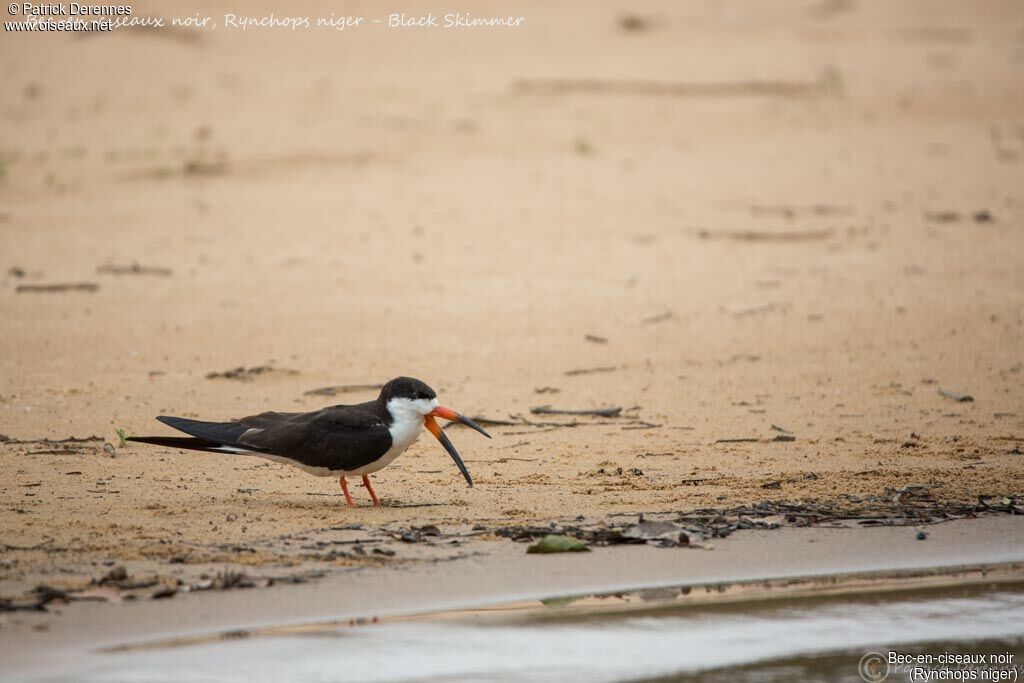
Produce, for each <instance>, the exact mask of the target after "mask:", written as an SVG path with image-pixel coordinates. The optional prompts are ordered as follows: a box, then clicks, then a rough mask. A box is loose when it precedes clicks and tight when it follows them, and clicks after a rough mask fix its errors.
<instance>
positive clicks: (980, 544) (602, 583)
mask: <svg viewBox="0 0 1024 683" xmlns="http://www.w3.org/2000/svg"><path fill="white" fill-rule="evenodd" d="M1022 533H1024V521H1022V520H1021V518H1019V517H989V518H986V519H978V520H964V521H959V522H949V523H946V524H941V525H937V526H934V527H931V529H930V533H929V538H928V539H927V540H924V541H918V540H916V532H915V530H913V529H908V528H872V529H865V528H860V529H821V528H818V529H781V530H777V531H772V532H754V531H750V532H739V533H737V534H736V535H734V536H732V537H730V538H728V539H725V540H722V541H720V542H718V543H716V544H715V546H714V549H713V550H712V549H668V548H667V549H655V548H650V547H618V548H599V549H596V550H595V551H593V552H591V553H577V554H569V555H565V554H562V555H548V556H538V555H527V554H526V553H525V552H524V550H525V546H524V544H517V543H511V542H507V541H506V542H501V543H493V542H492V543H491V544H490V545H492V546H494V547H492V548H490V549H488V551H487V552H482V553H479V554H473V555H471V556H469V557H467V558H464V559H461V560H457V561H451V562H443V563H425V564H421V565H417V566H416V567H412V568H410V567H399V566H391V567H387V568H382V569H359V570H352V571H349V572H345V573H342V574H335V575H332V576H329V577H326V578H324V579H322V580H320V581H317V582H314V583H310V584H306V585H297V586H280V587H275V588H274V589H272V590H266V591H260V590H256V589H250V590H234V591H220V592H212V593H201V594H190V595H184V596H179V597H178V598H176V599H174V600H146V601H140V602H122V603H116V604H115V603H94V602H81V603H74V604H71V605H68V606H66V607H59V608H58V609H57V613H52V614H45V613H39V614H31V613H18V614H17V615H12V616H8V617H5V622H4V631H5V635H4V637H3V638H0V655H2V656H3V660H4V662H5V669H6V670H7V671H8V672H10V673H15V672H20V673H22V674H27V673H30V672H36V673H38V672H40V671H46V670H51V671H57V670H62V669H64V668H65V666H66V665H67V664H68V663H70V662H74V661H75V660H76V658H80V657H83V656H87V655H88V653H89V652H92V651H98V650H104V649H109V648H123V647H124V646H131V647H135V646H143V645H147V644H155V643H161V642H166V643H169V644H170V643H174V642H179V643H180V642H188V641H189V640H194V639H196V638H197V637H207V636H208V637H211V638H212V639H213V640H214V641H215V640H216V639H217V636H220V635H223V634H225V633H229V634H230V633H236V634H237V633H239V632H245V631H254V630H259V629H270V632H271V633H273V632H281V633H287V632H288V631H287V630H284V631H281V630H280V629H281V627H287V626H299V625H303V624H314V625H315V624H317V623H318V622H330V623H334V622H342V623H344V622H346V621H349V620H356V621H360V622H362V621H369V620H373V619H377V618H381V619H384V618H389V617H405V616H411V615H418V614H420V615H422V614H427V615H433V617H435V618H436V617H437V616H438V614H437V613H438V612H447V611H451V610H459V611H465V610H484V612H487V611H488V610H491V611H493V610H495V609H496V610H497V612H498V613H501V614H503V615H506V616H507V615H510V614H515V613H516V612H517V611H518V610H526V609H529V608H532V607H534V606H538V603H537V601H539V600H544V599H549V598H562V597H566V596H586V595H589V594H608V593H615V592H620V591H621V592H625V591H636V590H640V591H643V592H642V593H640V594H638V595H637V596H635V598H636V599H638V600H639V601H640V602H639V603H638V602H636V601H635V600H631V601H627V603H626V604H625V605H624V606H626V607H633V608H635V607H636V606H637V605H638V604H642V603H643V602H645V601H651V606H652V607H656V606H657V605H658V601H664V600H665V599H666V593H665V592H664V591H660V590H658V589H662V588H670V589H671V590H669V591H668V593H669V594H671V595H676V596H679V588H680V587H690V588H693V589H694V590H692V591H688V592H687V594H686V596H684V597H681V598H678V597H677V599H676V603H678V604H683V603H694V604H700V603H702V602H706V601H711V603H721V602H722V601H723V600H730V599H735V598H737V597H738V598H741V599H744V600H749V599H766V598H772V597H784V596H789V597H793V596H800V595H803V596H807V595H822V594H826V593H829V592H833V593H834V592H836V591H837V590H840V591H869V592H871V593H873V594H876V595H878V594H881V593H882V592H884V591H886V590H897V589H903V588H906V587H908V586H914V585H917V586H921V585H957V584H965V583H975V584H976V583H978V582H979V581H980V582H985V581H988V582H990V583H993V585H995V583H998V582H1000V581H1004V580H1006V579H1008V578H1011V579H1012V578H1013V577H1017V579H1018V580H1019V578H1020V577H1021V576H1022V575H1024V574H1022V571H1021V567H1022V566H1024V547H1022V545H1021V544H1020V543H1019V542H1013V541H1012V540H1011V539H1019V538H1021V534H1022ZM477 543H486V542H484V541H478V542H477ZM986 567H987V568H988V571H987V572H984V571H982V572H980V573H979V572H978V571H977V570H978V569H979V568H982V569H984V568H986ZM986 576H989V577H990V578H988V579H986V578H985V577H986ZM705 589H706V590H705ZM736 590H739V593H738V595H734V593H735V592H736ZM614 602H615V601H604V602H601V601H598V602H597V604H599V605H601V606H602V609H605V610H607V609H609V607H608V604H607V603H614ZM614 607H615V605H611V608H613V609H614ZM441 616H444V615H443V614H442V615H441ZM41 629H44V630H41ZM305 630H307V631H308V630H309V629H305ZM44 652H45V653H46V656H45V657H43V656H41V655H42V653H44Z"/></svg>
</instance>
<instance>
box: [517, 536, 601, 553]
mask: <svg viewBox="0 0 1024 683" xmlns="http://www.w3.org/2000/svg"><path fill="white" fill-rule="evenodd" d="M526 552H528V553H581V552H590V548H588V547H587V544H586V543H584V542H583V541H578V540H576V539H575V538H569V537H568V536H558V535H555V534H549V535H547V536H545V537H544V538H542V539H541V540H540V542H538V543H534V544H533V545H531V546H530V547H529V548H527V549H526Z"/></svg>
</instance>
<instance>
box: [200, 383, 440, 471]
mask: <svg viewBox="0 0 1024 683" xmlns="http://www.w3.org/2000/svg"><path fill="white" fill-rule="evenodd" d="M437 406H438V403H437V399H436V398H431V399H428V398H418V399H410V398H393V399H391V400H390V401H388V405H387V407H388V412H390V413H391V418H392V420H391V427H389V428H388V431H389V432H391V448H390V449H389V450H388V452H387V453H385V454H384V455H383V456H381V457H380V459H378V460H374V461H373V462H371V463H370V464H369V465H366V466H364V467H360V468H358V469H355V470H331V469H327V468H326V467H309V466H307V465H303V464H302V463H300V462H296V461H294V460H292V459H291V458H286V457H284V456H281V455H273V454H271V453H260V452H258V451H250V450H247V449H245V448H237V447H235V446H218V447H217V448H211V449H210V450H212V451H223V452H225V453H244V454H246V455H255V456H258V457H260V458H265V459H267V460H273V461H274V462H280V463H283V464H285V465H291V466H293V467H298V468H299V469H301V470H304V471H306V472H308V473H310V474H312V475H314V476H317V477H359V476H362V475H364V474H371V473H373V472H377V471H378V470H382V469H384V468H385V467H387V466H388V465H390V464H391V463H392V462H394V460H395V458H397V457H398V456H400V455H401V454H402V453H404V452H405V450H406V449H407V448H409V446H411V445H412V444H413V443H414V442H415V441H416V439H418V438H419V436H420V432H421V430H422V429H423V418H424V417H425V416H426V415H427V413H429V412H430V411H431V410H433V409H434V408H436V407H437Z"/></svg>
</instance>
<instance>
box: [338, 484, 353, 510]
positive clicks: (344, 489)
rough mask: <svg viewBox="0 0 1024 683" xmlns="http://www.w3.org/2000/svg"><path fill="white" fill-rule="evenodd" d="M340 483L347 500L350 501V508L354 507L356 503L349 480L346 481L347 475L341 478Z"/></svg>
mask: <svg viewBox="0 0 1024 683" xmlns="http://www.w3.org/2000/svg"><path fill="white" fill-rule="evenodd" d="M338 483H339V484H341V491H342V493H344V494H345V500H346V501H347V502H348V506H349V507H350V508H354V507H355V506H356V504H355V503H354V502H353V501H352V496H351V495H350V494H349V492H348V482H347V481H345V477H342V478H341V479H339V480H338Z"/></svg>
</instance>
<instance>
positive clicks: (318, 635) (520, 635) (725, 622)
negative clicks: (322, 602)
mask: <svg viewBox="0 0 1024 683" xmlns="http://www.w3.org/2000/svg"><path fill="white" fill-rule="evenodd" d="M889 648H893V649H895V650H897V651H899V652H929V653H941V652H944V651H950V652H957V653H960V652H964V653H966V652H982V653H990V654H991V653H1012V654H1014V655H1016V657H1015V659H1014V662H1013V663H1012V664H1011V665H1009V667H1007V666H1003V667H1000V668H1004V669H1006V668H1015V669H1017V671H1018V673H1017V674H1014V678H1011V679H1010V680H1016V676H1018V675H1019V672H1020V661H1019V658H1020V656H1024V587H1022V586H1020V585H1013V586H1005V585H1004V586H1000V587H995V586H990V587H985V588H980V587H970V588H967V587H964V588H956V589H931V590H926V591H924V590H922V591H904V592H897V593H885V594H879V595H878V596H875V597H872V596H864V595H858V596H844V597H828V598H820V597H815V598H787V599H784V600H770V601H765V600H757V601H750V602H743V603H734V604H729V605H714V604H712V605H701V606H686V605H682V604H672V603H670V604H669V605H668V606H662V607H660V608H658V609H653V610H652V609H651V605H644V606H642V607H640V608H637V609H626V610H615V611H613V612H603V613H595V612H594V611H593V610H586V609H578V610H574V608H572V607H568V608H546V609H544V608H542V609H541V610H540V611H536V610H535V611H532V612H528V613H525V614H523V613H515V612H511V613H509V614H506V615H504V616H502V613H501V612H498V614H497V615H495V614H494V613H478V614H476V615H475V616H460V617H458V618H450V617H449V618H439V619H417V620H413V621H397V622H389V623H380V624H364V625H359V626H333V627H329V628H322V629H316V630H311V631H309V632H307V633H304V634H302V635H276V636H272V637H267V636H260V637H247V638H240V639H238V640H228V641H224V640H220V641H217V642H209V643H204V644H196V645H187V646H179V647H165V648H153V649H142V650H132V651H126V652H107V653H97V654H94V655H90V656H89V657H87V658H85V659H84V660H80V661H79V662H78V665H77V666H76V670H75V671H74V673H73V675H72V674H63V675H57V676H47V677H42V678H36V679H32V680H46V681H65V680H75V681H105V682H106V681H133V682H134V681H146V682H150V683H164V682H167V683H171V682H174V683H177V682H179V681H204V682H209V683H229V682H236V681H237V682H243V681H244V682H245V683H257V682H262V681H268V682H269V681H275V682H276V681H296V682H299V683H314V682H316V683H319V682H327V681H370V682H375V681H507V682H518V681H523V682H525V681H531V682H533V681H577V680H579V681H598V682H601V681H607V682H612V681H638V680H658V681H665V682H668V681H683V680H696V681H702V682H705V683H718V682H719V681H722V682H724V681H750V682H754V681H794V680H795V681H861V680H862V679H861V677H860V676H859V675H858V668H857V667H858V662H859V660H860V659H861V657H862V655H864V654H865V652H868V651H871V650H877V651H879V652H882V653H885V652H887V650H888V649H889ZM933 668H939V667H933ZM984 668H987V669H992V668H996V667H993V666H988V667H984ZM976 669H978V670H979V671H980V668H979V667H976ZM888 680H896V681H905V680H908V677H907V673H906V672H904V671H892V672H891V673H890V676H889V678H888Z"/></svg>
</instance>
